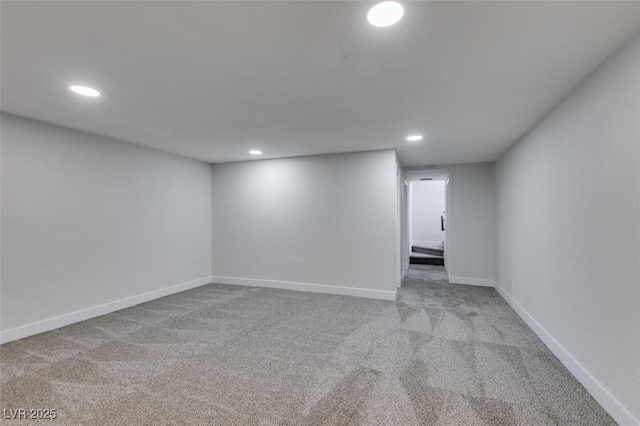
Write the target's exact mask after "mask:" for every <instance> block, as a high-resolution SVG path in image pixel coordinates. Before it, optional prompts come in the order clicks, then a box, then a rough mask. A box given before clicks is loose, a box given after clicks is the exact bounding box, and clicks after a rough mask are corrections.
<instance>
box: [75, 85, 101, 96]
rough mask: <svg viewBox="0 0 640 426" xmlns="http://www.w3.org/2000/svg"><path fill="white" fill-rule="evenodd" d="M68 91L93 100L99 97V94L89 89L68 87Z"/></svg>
mask: <svg viewBox="0 0 640 426" xmlns="http://www.w3.org/2000/svg"><path fill="white" fill-rule="evenodd" d="M69 89H71V91H72V92H74V93H77V94H78V95H82V96H90V97H93V98H95V97H96V96H100V92H98V91H97V90H96V89H92V88H91V87H86V86H70V87H69Z"/></svg>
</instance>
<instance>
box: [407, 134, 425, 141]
mask: <svg viewBox="0 0 640 426" xmlns="http://www.w3.org/2000/svg"><path fill="white" fill-rule="evenodd" d="M407 140H408V141H409V142H417V141H421V140H422V135H411V136H407Z"/></svg>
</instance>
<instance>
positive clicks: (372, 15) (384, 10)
mask: <svg viewBox="0 0 640 426" xmlns="http://www.w3.org/2000/svg"><path fill="white" fill-rule="evenodd" d="M402 15H404V7H402V5H401V4H400V3H398V2H395V1H383V2H382V3H378V4H376V5H375V6H373V7H372V8H371V9H369V13H368V14H367V20H368V21H369V23H370V24H371V25H373V26H374V27H388V26H391V25H393V24H395V23H396V22H398V21H399V20H400V19H402Z"/></svg>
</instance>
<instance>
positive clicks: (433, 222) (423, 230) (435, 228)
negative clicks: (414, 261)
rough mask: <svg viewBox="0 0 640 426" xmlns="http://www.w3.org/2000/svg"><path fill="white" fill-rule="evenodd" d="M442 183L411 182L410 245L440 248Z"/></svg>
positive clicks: (441, 237)
mask: <svg viewBox="0 0 640 426" xmlns="http://www.w3.org/2000/svg"><path fill="white" fill-rule="evenodd" d="M444 197H445V187H444V181H441V180H434V181H417V182H411V245H412V246H421V247H433V246H437V247H442V246H443V245H444V238H445V235H444V231H442V227H441V224H440V216H442V215H443V214H444V210H445V205H444Z"/></svg>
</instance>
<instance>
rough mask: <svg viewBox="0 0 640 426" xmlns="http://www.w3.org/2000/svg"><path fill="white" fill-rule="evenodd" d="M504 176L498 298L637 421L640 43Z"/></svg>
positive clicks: (513, 160) (581, 93) (556, 114)
mask: <svg viewBox="0 0 640 426" xmlns="http://www.w3.org/2000/svg"><path fill="white" fill-rule="evenodd" d="M496 178H497V188H498V219H497V224H498V234H499V238H498V244H499V262H498V267H497V269H498V280H499V285H500V286H501V291H502V292H503V294H505V297H506V298H507V300H509V299H511V300H512V303H513V302H515V303H514V306H516V307H517V306H518V305H519V306H520V308H521V313H522V314H523V315H524V316H525V317H527V315H528V316H529V318H530V323H531V324H533V325H534V326H536V323H537V324H538V325H537V327H539V330H538V331H539V332H540V333H541V334H542V335H543V336H546V338H547V342H551V344H552V346H553V347H555V349H556V354H557V355H559V356H560V358H561V359H563V360H564V361H565V363H567V364H568V366H569V367H570V369H572V371H573V372H574V374H575V375H576V376H577V377H578V378H579V379H581V381H582V382H583V383H584V384H585V385H586V386H587V388H588V389H589V390H590V391H591V392H592V393H593V394H594V396H596V399H598V400H599V402H600V403H601V404H602V405H603V406H604V407H605V408H606V409H607V410H608V411H609V412H610V413H612V414H613V415H614V417H615V418H616V420H617V421H618V422H620V423H621V424H625V425H628V424H634V422H635V423H637V422H638V420H640V38H639V37H636V38H635V39H634V40H633V41H632V42H630V44H628V45H627V46H626V47H625V49H624V50H623V51H621V52H620V53H619V54H618V55H616V56H615V57H613V58H611V59H610V60H609V61H608V62H607V63H606V64H605V65H604V66H603V67H601V68H600V69H599V71H598V72H597V73H596V74H594V75H592V76H591V77H590V78H589V79H587V80H586V81H585V82H584V83H583V84H582V85H581V86H580V87H579V88H578V89H577V90H576V91H574V92H573V93H572V94H571V96H570V97H569V98H567V99H566V100H565V101H564V102H563V103H562V104H560V105H559V106H558V107H557V108H556V109H555V110H554V111H553V112H551V113H550V114H549V115H548V116H547V117H546V118H545V119H544V120H543V121H542V122H541V123H539V124H538V125H537V126H536V127H535V128H534V129H533V130H532V131H531V132H530V133H529V134H527V135H526V136H525V137H524V138H523V139H522V140H521V141H520V142H519V143H517V144H516V145H515V146H514V147H512V148H511V149H510V150H509V151H508V152H507V153H506V154H505V155H504V156H503V157H502V158H501V159H500V160H499V161H498V163H497V174H496ZM525 312H526V314H525ZM553 339H555V343H554V340H553ZM600 385H601V386H600ZM632 417H635V420H633V418H632Z"/></svg>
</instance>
